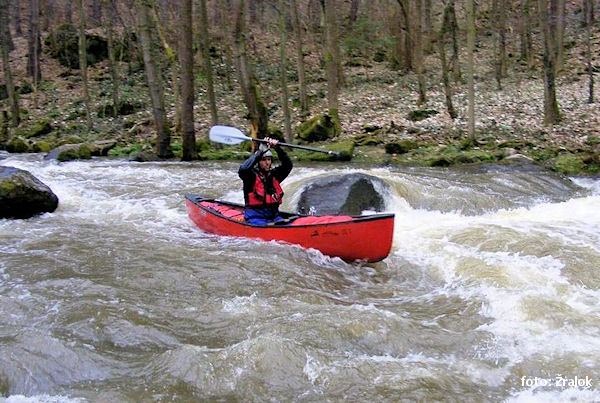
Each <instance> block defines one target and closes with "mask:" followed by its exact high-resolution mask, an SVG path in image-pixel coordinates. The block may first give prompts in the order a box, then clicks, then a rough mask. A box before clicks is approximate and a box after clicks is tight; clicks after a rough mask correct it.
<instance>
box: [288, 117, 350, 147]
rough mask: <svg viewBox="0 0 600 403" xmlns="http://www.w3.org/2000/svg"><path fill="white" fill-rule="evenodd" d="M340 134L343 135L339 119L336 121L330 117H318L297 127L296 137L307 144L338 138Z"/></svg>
mask: <svg viewBox="0 0 600 403" xmlns="http://www.w3.org/2000/svg"><path fill="white" fill-rule="evenodd" d="M339 133H341V125H340V124H339V119H338V120H337V121H336V119H335V118H334V117H332V116H330V115H317V116H315V117H313V118H312V119H310V120H308V121H306V122H304V123H300V124H299V125H298V126H297V127H296V137H298V138H299V139H301V140H303V141H307V142H313V141H323V140H327V139H330V138H333V137H336V136H337V135H338V134H339Z"/></svg>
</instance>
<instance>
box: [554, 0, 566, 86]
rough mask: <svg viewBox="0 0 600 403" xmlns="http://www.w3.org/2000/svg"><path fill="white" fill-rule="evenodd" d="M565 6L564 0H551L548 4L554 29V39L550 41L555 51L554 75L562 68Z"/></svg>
mask: <svg viewBox="0 0 600 403" xmlns="http://www.w3.org/2000/svg"><path fill="white" fill-rule="evenodd" d="M565 7H566V1H565V0H556V1H552V2H551V5H550V9H551V13H552V18H551V21H550V22H551V24H553V25H554V27H553V31H555V32H554V34H553V36H554V40H553V41H552V42H553V46H554V52H555V66H554V68H555V69H556V72H555V75H558V73H559V72H561V71H562V70H563V65H564V60H565V51H564V50H565V46H564V42H565V41H564V39H565Z"/></svg>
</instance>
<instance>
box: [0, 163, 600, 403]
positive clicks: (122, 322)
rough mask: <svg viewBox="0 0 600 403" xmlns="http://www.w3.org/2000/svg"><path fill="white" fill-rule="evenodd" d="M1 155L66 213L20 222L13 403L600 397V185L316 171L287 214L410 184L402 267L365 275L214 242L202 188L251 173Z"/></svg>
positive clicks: (295, 182)
mask: <svg viewBox="0 0 600 403" xmlns="http://www.w3.org/2000/svg"><path fill="white" fill-rule="evenodd" d="M0 158H4V159H0V165H7V166H14V167H17V168H21V169H26V170H28V171H30V172H31V173H32V174H34V175H35V176H36V177H38V178H39V179H40V180H42V181H43V182H44V183H46V184H47V185H48V186H50V187H51V188H52V189H53V191H54V192H55V193H56V194H57V196H58V197H59V199H60V205H59V208H58V209H57V210H56V211H55V212H54V213H51V214H44V215H42V216H39V217H35V218H32V219H28V220H0V396H2V395H3V396H5V397H6V396H8V398H7V399H6V401H8V402H11V403H13V402H88V401H89V402H138V401H201V400H206V399H212V400H218V401H281V402H284V401H297V402H320V401H332V402H333V401H363V402H365V401H366V402H371V401H372V402H397V401H402V400H404V401H455V402H466V401H494V402H495V401H509V402H529V401H539V402H552V401H556V402H559V401H566V400H572V401H584V402H587V401H600V304H599V298H600V291H599V287H600V208H599V207H600V180H598V179H596V180H594V179H571V180H569V179H561V178H558V177H556V176H554V175H550V174H549V173H544V172H536V171H520V170H510V169H506V168H499V167H496V168H494V167H489V168H485V169H484V168H477V169H476V168H472V169H461V170H452V169H425V168H368V169H345V168H342V166H341V165H310V166H307V165H304V166H299V167H296V168H295V169H294V171H293V172H292V175H291V176H290V178H288V180H286V182H284V190H285V191H286V204H285V206H284V207H285V209H286V210H295V208H296V206H295V205H294V203H295V200H297V199H298V195H299V193H300V191H301V190H302V188H303V187H304V186H306V185H308V184H310V183H311V181H313V180H315V179H316V178H318V177H320V176H322V175H327V174H332V173H340V174H341V173H352V172H362V173H366V174H369V175H373V176H377V177H379V178H381V179H383V180H384V181H385V182H386V183H387V184H388V185H389V190H388V192H387V194H386V195H385V197H386V203H387V208H386V210H387V211H388V212H394V213H395V214H396V225H395V232H394V244H393V248H392V252H391V254H390V256H389V257H388V258H387V259H385V260H384V261H382V262H379V263H376V264H357V263H353V264H349V263H345V262H343V261H341V260H339V259H333V258H329V257H326V256H323V255H322V254H320V253H319V252H317V251H314V250H304V249H301V248H299V247H296V246H290V245H282V244H278V243H275V242H269V243H266V242H259V241H253V240H247V239H234V238H227V237H217V236H212V235H208V234H205V233H203V232H201V231H200V230H198V229H196V228H195V227H194V226H193V225H192V223H191V222H190V220H189V219H188V217H187V214H186V211H185V206H184V194H185V193H187V192H192V193H198V194H201V195H205V196H209V197H219V198H224V199H227V200H232V201H241V200H242V198H243V197H242V193H241V191H240V187H241V183H240V181H239V179H238V178H237V164H236V163H230V162H224V163H215V162H195V163H178V162H173V163H145V164H139V163H132V162H126V161H121V160H108V159H96V160H91V161H82V162H69V163H62V164H58V163H56V162H49V161H44V160H42V157H41V156H40V155H18V156H15V155H10V156H9V155H6V154H4V155H3V156H0ZM365 242H369V240H368V239H365ZM0 400H2V399H1V398H0Z"/></svg>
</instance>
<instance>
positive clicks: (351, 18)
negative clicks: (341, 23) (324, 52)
mask: <svg viewBox="0 0 600 403" xmlns="http://www.w3.org/2000/svg"><path fill="white" fill-rule="evenodd" d="M359 5H360V0H352V1H351V2H350V14H348V30H349V31H352V30H353V29H354V24H355V23H356V19H357V18H358V6H359Z"/></svg>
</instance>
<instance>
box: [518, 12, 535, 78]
mask: <svg viewBox="0 0 600 403" xmlns="http://www.w3.org/2000/svg"><path fill="white" fill-rule="evenodd" d="M531 2H532V0H522V1H521V17H520V19H519V35H520V42H521V43H520V45H521V46H520V48H521V59H522V60H524V61H525V62H526V63H527V66H529V67H531V66H532V65H533V42H532V39H531V29H530V27H531V23H532V21H531V4H532V3H531Z"/></svg>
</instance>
